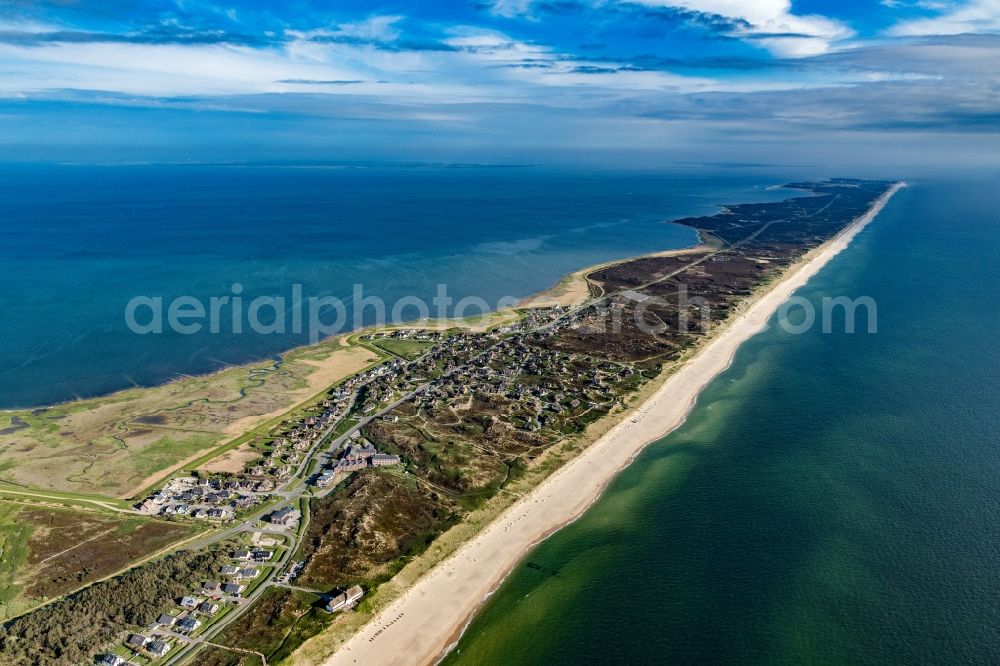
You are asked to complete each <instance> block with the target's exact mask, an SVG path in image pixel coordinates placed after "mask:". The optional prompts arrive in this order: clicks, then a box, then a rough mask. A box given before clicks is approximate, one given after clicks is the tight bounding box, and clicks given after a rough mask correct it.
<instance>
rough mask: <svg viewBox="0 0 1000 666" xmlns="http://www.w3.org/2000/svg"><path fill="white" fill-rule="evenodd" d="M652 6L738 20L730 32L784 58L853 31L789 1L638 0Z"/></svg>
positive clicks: (816, 49)
mask: <svg viewBox="0 0 1000 666" xmlns="http://www.w3.org/2000/svg"><path fill="white" fill-rule="evenodd" d="M638 1H639V2H640V3H641V4H645V5H649V6H656V7H674V8H677V9H686V10H689V11H693V12H699V13H702V14H714V15H716V16H722V17H724V18H727V19H731V20H733V21H737V22H740V23H742V26H741V27H737V28H735V29H734V30H733V33H732V34H733V35H734V36H736V37H740V38H743V39H746V40H748V41H752V42H754V43H757V44H760V45H761V46H763V47H764V48H766V49H768V50H769V51H771V52H772V53H775V54H776V55H779V56H785V57H802V56H811V55H818V54H820V53H825V52H827V51H828V50H830V47H831V45H832V44H833V43H834V42H837V41H840V40H843V39H847V38H849V37H851V36H853V35H854V31H853V30H851V29H850V28H849V27H848V26H846V25H844V24H843V23H841V22H839V21H835V20H833V19H830V18H827V17H825V16H816V15H807V16H800V15H797V14H793V13H792V3H791V0H638Z"/></svg>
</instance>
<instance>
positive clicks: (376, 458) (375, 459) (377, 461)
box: [372, 453, 400, 467]
mask: <svg viewBox="0 0 1000 666" xmlns="http://www.w3.org/2000/svg"><path fill="white" fill-rule="evenodd" d="M399 462H400V461H399V456H393V455H389V454H388V453H376V454H375V455H373V456H372V467H383V466H385V465H398V464H399Z"/></svg>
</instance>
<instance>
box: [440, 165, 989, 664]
mask: <svg viewBox="0 0 1000 666" xmlns="http://www.w3.org/2000/svg"><path fill="white" fill-rule="evenodd" d="M913 185H914V186H913V187H912V188H910V189H907V190H904V191H902V192H901V193H900V194H898V195H897V197H896V198H895V199H894V200H893V202H892V203H891V204H890V205H889V207H888V208H886V210H885V211H884V212H883V214H882V215H881V216H880V217H879V218H878V219H877V220H876V221H875V223H873V224H872V225H870V226H869V227H868V228H867V229H866V230H865V231H864V232H863V233H862V234H861V235H860V236H859V237H858V238H857V239H856V240H855V243H854V245H852V246H851V248H850V249H849V250H847V251H846V252H844V253H842V254H841V255H840V256H839V257H838V258H836V259H835V260H834V261H833V262H832V263H830V264H828V266H827V267H826V268H825V269H824V270H823V271H822V273H821V275H819V276H818V277H817V278H816V279H814V280H813V281H812V282H810V284H809V285H808V286H807V287H806V288H804V289H803V290H801V292H800V293H801V294H803V295H805V296H807V297H808V298H809V299H810V300H812V301H814V302H818V299H820V298H821V297H822V296H824V295H848V296H860V295H869V296H872V297H873V298H875V299H876V301H877V303H878V313H879V320H878V332H877V333H876V334H873V335H868V334H863V333H859V334H854V335H846V334H844V333H842V332H841V333H836V332H834V333H833V334H823V333H822V332H820V331H819V330H814V331H812V332H811V333H808V334H805V335H799V336H793V335H789V334H787V333H785V332H783V331H782V330H781V329H779V328H774V329H772V330H770V331H768V332H766V333H764V334H761V335H759V336H757V337H756V338H754V339H752V340H751V341H749V342H748V343H747V344H746V345H744V346H743V347H742V348H741V350H740V351H739V353H738V356H737V358H736V359H735V362H734V364H733V366H732V368H731V369H730V370H729V371H727V372H726V373H724V374H723V375H721V376H720V377H719V378H718V379H717V380H716V381H715V382H714V383H713V384H712V385H711V386H710V388H709V389H707V390H706V391H705V392H704V394H703V395H702V396H701V398H700V400H699V401H698V404H697V407H696V409H695V410H694V412H693V413H692V415H691V417H690V419H689V421H688V422H687V424H686V425H685V426H683V427H682V428H681V429H679V430H678V431H676V432H675V433H674V434H672V435H670V436H669V437H667V438H665V439H664V440H662V441H660V442H657V443H656V444H654V445H652V446H650V447H649V448H648V449H647V450H646V451H645V453H644V454H643V455H642V456H640V457H639V458H638V460H637V461H636V462H635V463H634V464H633V465H632V466H631V467H630V468H629V469H628V470H627V471H626V472H624V473H623V474H622V475H621V476H620V477H619V478H618V479H617V480H616V481H615V482H614V483H613V484H612V486H611V487H610V489H609V490H608V491H607V493H606V494H605V495H604V497H603V498H602V499H601V500H600V501H599V502H598V503H597V504H595V505H594V506H593V507H592V508H591V509H590V510H589V511H588V512H587V513H586V514H585V515H584V516H583V517H582V519H580V520H579V521H578V522H576V523H574V524H572V525H570V526H568V527H567V528H565V529H563V530H562V531H560V532H558V533H557V534H556V535H555V536H553V537H552V538H551V539H549V540H548V541H546V542H544V543H543V544H542V545H540V546H539V547H538V548H537V549H535V551H534V552H532V553H530V554H529V555H528V561H531V562H536V563H538V564H541V565H543V567H545V568H546V569H554V570H557V571H558V572H559V575H558V576H557V577H553V576H551V575H548V574H547V573H544V572H543V571H540V570H538V569H534V568H529V567H526V566H523V565H522V566H521V567H519V568H518V569H516V570H515V572H514V573H513V574H512V575H511V577H510V578H509V579H508V580H507V582H506V583H505V584H504V585H503V586H502V588H501V589H500V590H499V591H498V592H497V593H496V594H495V595H494V596H493V597H492V598H491V599H490V600H489V602H488V603H487V604H486V606H485V608H484V610H483V611H482V612H481V613H480V614H479V616H478V617H477V619H476V620H475V621H474V622H473V623H472V625H471V626H470V628H469V630H468V632H467V633H466V635H465V637H464V638H463V639H462V641H461V642H460V644H459V646H458V649H457V651H456V652H454V653H453V654H452V655H451V657H450V658H449V659H448V660H447V663H449V664H545V665H547V666H553V665H555V664H580V663H623V664H624V663H631V664H653V663H656V664H660V663H663V664H674V663H684V664H701V663H729V664H748V663H759V664H888V663H898V664H957V663H964V664H973V663H976V664H995V663H998V662H1000V410H998V408H1000V353H998V348H997V332H998V322H1000V317H998V312H1000V288H998V284H1000V214H998V212H997V211H998V210H1000V191H998V190H997V188H996V187H995V181H991V180H987V179H980V180H975V181H973V180H967V181H961V182H960V181H946V180H934V181H930V180H926V181H920V180H917V181H915V182H914V183H913ZM834 330H835V331H836V330H838V329H837V327H836V326H835V328H834ZM840 330H842V329H840Z"/></svg>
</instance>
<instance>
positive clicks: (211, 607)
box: [198, 601, 219, 615]
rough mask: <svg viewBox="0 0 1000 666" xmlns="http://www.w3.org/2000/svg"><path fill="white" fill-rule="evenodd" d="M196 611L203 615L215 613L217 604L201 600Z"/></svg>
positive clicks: (217, 609) (217, 607)
mask: <svg viewBox="0 0 1000 666" xmlns="http://www.w3.org/2000/svg"><path fill="white" fill-rule="evenodd" d="M198 612H199V613H204V614H205V615H215V614H216V613H217V612H219V604H213V603H212V602H211V601H203V602H202V603H200V604H199V605H198Z"/></svg>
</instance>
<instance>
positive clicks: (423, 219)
mask: <svg viewBox="0 0 1000 666" xmlns="http://www.w3.org/2000/svg"><path fill="white" fill-rule="evenodd" d="M797 176H798V177H800V176H801V174H797V173H796V172H790V173H787V174H783V173H780V172H779V173H774V172H773V170H772V171H770V172H767V171H766V170H765V171H761V170H741V169H737V170H726V169H719V168H710V167H701V168H698V167H684V168H676V169H668V170H665V171H655V172H654V171H645V172H636V171H634V170H633V171H611V170H603V171H580V170H573V169H562V170H556V169H546V168H539V167H515V166H511V167H477V166H454V165H315V164H313V165H303V164H295V165H291V164H285V165H136V164H131V165H100V166H93V165H68V164H67V165H24V164H7V165H2V166H0V210H2V215H0V238H2V239H3V240H2V242H0V311H2V312H3V317H0V340H2V341H3V344H2V345H0V409H3V408H15V407H35V406H39V405H46V404H51V403H54V402H60V401H65V400H72V399H76V398H81V397H89V396H95V395H103V394H106V393H109V392H112V391H115V390H119V389H123V388H129V387H132V386H149V385H155V384H160V383H162V382H165V381H168V380H171V379H174V378H176V377H179V376H183V375H189V374H200V373H205V372H210V371H213V370H217V369H219V368H223V367H226V366H229V365H233V364H243V363H248V362H252V361H259V360H261V359H267V358H275V357H277V356H278V355H280V354H281V353H282V352H284V351H286V350H288V349H290V348H292V347H295V346H297V345H301V344H305V343H308V342H310V341H315V339H316V338H317V337H321V336H317V335H311V334H315V333H322V332H327V331H329V330H330V329H333V328H336V330H351V329H352V328H356V327H358V326H361V325H366V324H370V323H373V322H374V321H376V320H377V318H378V317H379V316H380V315H379V312H378V309H377V306H376V305H374V304H372V305H370V306H369V305H366V303H367V302H370V301H372V299H377V300H379V301H380V302H382V303H384V304H385V305H384V307H385V317H386V319H389V320H391V319H392V308H393V307H394V306H397V305H400V304H403V307H401V308H400V309H399V310H398V314H399V319H400V320H406V319H412V318H414V317H417V316H419V315H420V314H421V311H420V310H419V308H417V307H416V306H410V307H406V306H405V303H406V302H407V301H404V300H403V299H409V301H410V302H412V301H413V300H414V299H416V300H418V301H420V302H421V303H424V304H425V305H426V306H427V308H428V310H429V311H430V313H431V314H432V315H433V314H437V313H438V311H439V309H438V307H437V306H436V305H435V304H434V303H433V302H432V301H433V299H434V298H435V297H436V296H437V295H438V293H439V291H438V290H439V285H444V289H445V293H446V295H447V298H450V299H451V300H452V303H453V305H452V306H451V307H450V308H445V309H446V310H448V312H447V313H448V314H454V310H455V309H456V308H459V307H460V303H461V302H462V299H474V300H473V301H471V302H469V303H468V304H467V305H468V307H466V308H465V309H464V310H463V312H464V313H465V314H473V315H474V314H476V313H477V312H479V311H480V309H482V308H484V307H485V308H489V309H493V308H495V307H496V306H497V305H498V304H500V303H501V299H503V298H506V299H508V302H509V300H510V299H517V298H522V297H525V296H528V295H530V294H533V293H535V292H538V291H540V290H543V289H546V288H548V287H550V286H552V285H553V284H554V283H556V282H557V281H558V280H559V279H560V278H561V277H562V276H563V275H565V274H566V273H569V272H572V271H575V270H577V269H579V268H583V267H585V266H588V265H592V264H595V263H598V262H602V261H607V260H610V259H617V258H622V257H628V256H632V255H635V254H639V253H643V252H649V251H655V250H661V249H669V248H678V247H685V246H688V245H691V244H693V243H695V242H696V240H697V238H696V234H695V232H694V231H693V230H692V229H690V228H687V227H683V226H679V225H674V224H669V223H668V222H667V220H670V219H674V218H677V217H680V216H684V215H693V214H713V213H715V212H717V211H718V205H720V204H725V203H732V202H740V201H767V200H774V199H780V198H784V197H787V196H789V195H790V194H791V193H790V192H788V191H783V192H782V191H776V190H773V189H769V188H770V187H771V186H773V185H776V184H781V183H783V182H786V181H787V180H789V179H791V178H793V177H797ZM296 289H297V290H298V291H294V290H296ZM296 294H300V295H301V296H300V300H301V301H302V302H304V304H305V306H307V305H308V302H309V301H308V299H310V298H315V299H329V298H333V299H336V301H337V302H339V303H341V304H343V306H344V308H343V311H344V316H343V317H342V321H341V322H338V321H337V311H336V310H332V309H328V310H326V311H324V312H320V313H318V314H317V316H318V317H319V319H320V321H322V322H323V324H324V325H325V326H323V327H312V326H310V315H311V314H312V312H311V311H307V310H309V309H308V308H307V307H305V306H303V307H302V308H300V314H299V321H300V322H301V326H300V328H299V331H298V332H297V331H296V330H295V322H294V319H293V318H294V316H295V313H294V312H293V307H292V306H293V303H294V299H295V298H296ZM237 295H238V296H239V297H240V298H241V299H242V301H241V302H242V315H241V316H234V315H233V312H234V310H233V307H232V304H233V303H234V300H233V299H234V298H235V297H236V296H237ZM213 298H215V299H219V300H218V302H219V303H220V304H222V305H221V306H220V307H219V308H218V310H217V311H218V313H219V317H218V322H219V323H218V325H217V326H216V327H215V328H214V329H213V327H212V326H211V323H210V320H209V319H208V317H209V316H210V313H211V307H212V302H211V301H212V299H213ZM224 298H229V299H231V300H230V301H229V305H226V304H225V302H224V301H223V300H222V299H224ZM256 298H264V299H267V298H274V299H279V298H283V299H284V311H285V318H284V319H283V320H282V321H284V322H285V325H284V326H283V332H282V331H281V330H278V327H267V326H264V327H257V328H256V329H252V327H251V326H250V320H249V305H250V303H251V302H252V301H253V299H256ZM135 299H139V300H135ZM154 299H155V300H154ZM178 299H183V301H182V307H180V308H179V310H178V311H179V312H184V311H188V312H189V311H191V309H190V308H197V307H199V306H200V307H201V308H202V309H203V311H205V312H206V318H204V319H185V318H178V319H177V321H178V322H179V323H181V324H182V326H184V328H183V329H181V328H178V327H173V326H170V321H169V308H170V306H171V305H172V304H174V303H177V302H179V301H178ZM366 299H367V300H366ZM441 302H443V301H441ZM130 303H138V305H136V306H135V307H134V308H133V309H132V310H131V322H132V323H133V324H138V325H140V326H139V327H138V328H137V327H136V326H130V325H129V321H130V320H129V319H128V318H127V316H129V306H130ZM361 306H364V307H361ZM154 309H155V312H154ZM275 311H276V309H272V308H270V307H262V308H261V309H259V310H258V311H257V315H258V316H257V319H256V321H258V322H260V323H262V324H265V325H266V324H274V323H275V322H276V320H277V319H276V316H275V315H274V312H275ZM157 313H158V314H159V318H160V327H159V328H158V329H155V328H153V327H152V324H153V322H154V317H156V314H157ZM193 323H201V324H202V326H201V330H200V331H197V332H192V329H191V328H189V327H188V326H187V325H188V324H193ZM236 323H239V324H240V325H239V326H236V325H234V324H236ZM321 328H322V330H320V329H321ZM237 330H238V332H237Z"/></svg>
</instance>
